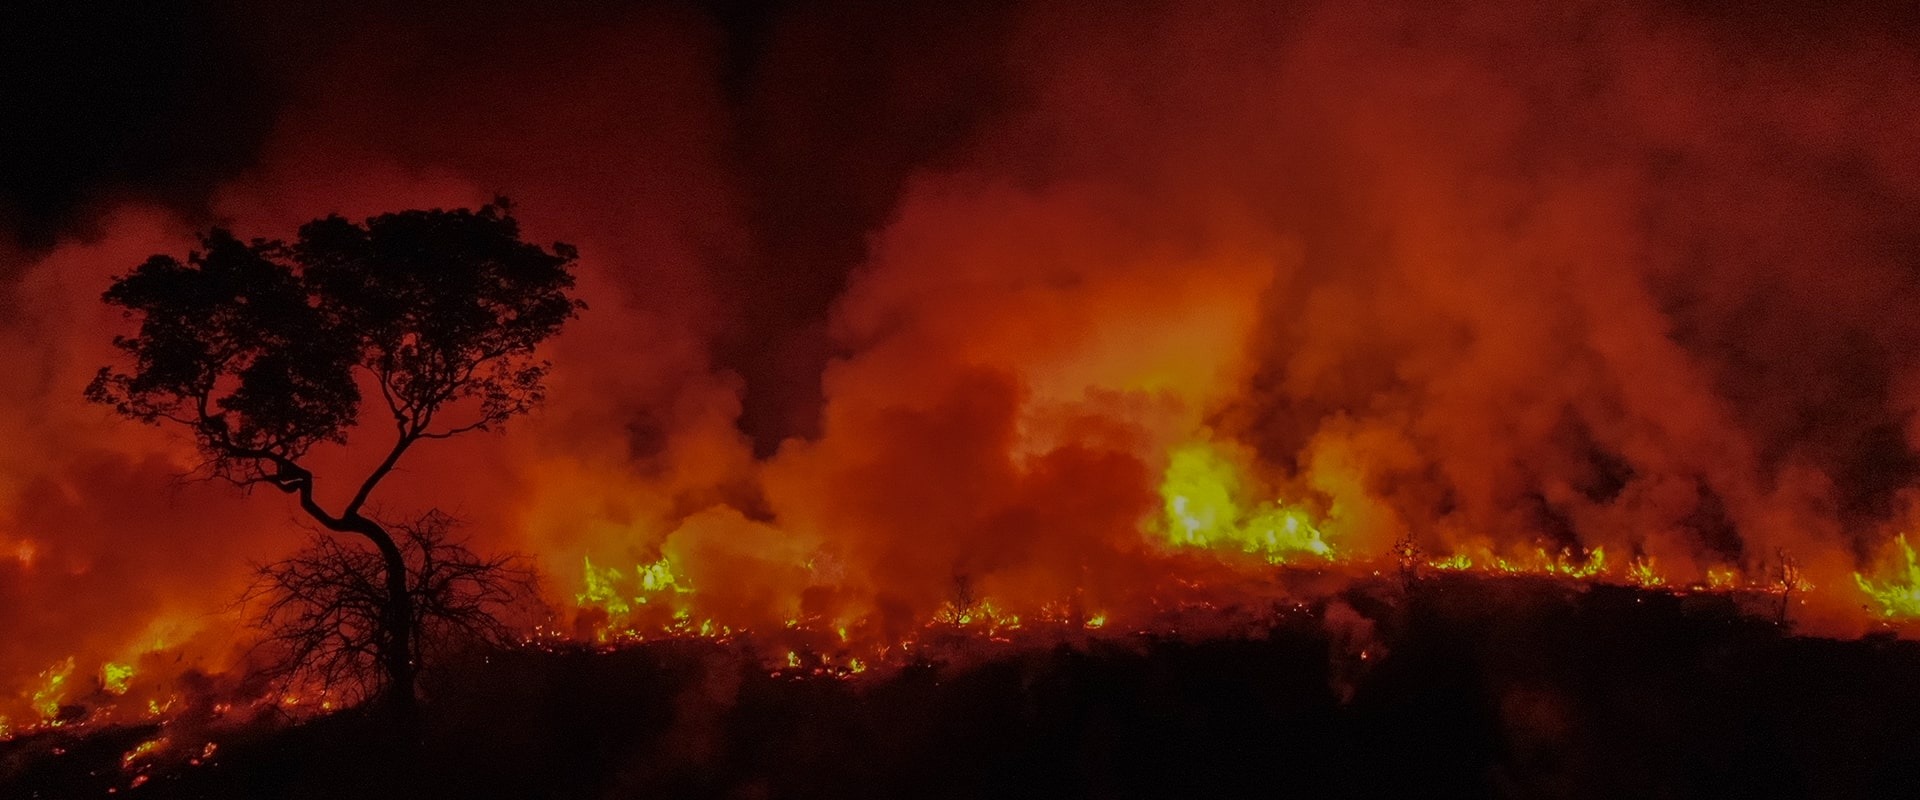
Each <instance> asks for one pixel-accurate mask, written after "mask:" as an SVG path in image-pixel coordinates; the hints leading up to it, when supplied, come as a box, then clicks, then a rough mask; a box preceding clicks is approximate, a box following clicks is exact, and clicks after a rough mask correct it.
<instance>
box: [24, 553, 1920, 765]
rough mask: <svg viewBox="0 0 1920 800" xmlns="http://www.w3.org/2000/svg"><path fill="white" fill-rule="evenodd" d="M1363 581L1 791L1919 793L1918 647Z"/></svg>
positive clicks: (565, 696)
mask: <svg viewBox="0 0 1920 800" xmlns="http://www.w3.org/2000/svg"><path fill="white" fill-rule="evenodd" d="M1341 602H1342V603H1343V604H1344V607H1340V608H1336V609H1334V610H1333V611H1332V612H1328V611H1326V610H1325V609H1324V607H1323V608H1318V609H1315V610H1313V611H1311V612H1308V613H1281V614H1277V615H1273V616H1271V617H1270V618H1269V619H1268V621H1267V622H1265V623H1263V624H1262V625H1260V626H1259V627H1257V628H1256V629H1255V630H1254V632H1253V633H1252V634H1251V635H1249V636H1246V637H1244V638H1210V639H1203V640H1200V641H1185V640H1182V639H1180V638H1177V637H1175V636H1171V635H1156V636H1143V635H1114V636H1110V637H1107V638H1102V639H1095V640H1092V641H1089V642H1078V643H1073V644H1061V645H1056V646H1051V647H1048V646H1024V647H1023V646H1014V645H1004V644H988V643H980V646H981V647H982V648H987V647H991V648H993V649H992V650H990V651H986V652H988V653H990V654H989V655H986V656H985V657H983V658H982V659H981V661H980V663H977V664H972V665H967V666H961V665H959V664H956V663H947V664H945V665H941V664H938V663H929V664H923V665H920V666H917V667H913V668H908V669H905V670H903V671H900V672H897V673H890V674H888V675H887V676H885V677H878V678H870V679H862V680H853V681H844V680H838V679H834V678H808V679H798V680H796V679H793V678H792V677H779V678H776V677H773V676H771V675H770V674H769V672H768V670H767V669H766V668H765V667H762V666H760V665H759V664H757V663H754V662H753V661H751V660H749V659H746V658H743V657H742V656H741V654H740V652H739V650H738V649H737V648H735V647H727V646H719V645H713V644H707V643H701V642H663V643H657V644H651V645H645V646H639V647H633V648H629V649H625V650H622V651H619V652H615V653H610V654H602V653H592V652H584V651H582V652H539V651H527V652H517V653H509V654H504V655H496V656H494V657H492V659H491V662H490V663H488V664H484V665H481V664H476V665H473V666H472V667H470V668H467V669H465V670H462V671H461V672H460V674H457V675H447V676H443V677H442V679H441V681H440V683H439V684H438V685H436V686H435V687H432V688H433V689H434V691H435V692H436V693H437V695H436V696H437V697H438V700H437V701H436V702H435V703H434V704H433V705H432V706H430V707H429V709H428V711H427V714H426V719H425V723H424V731H425V733H424V739H425V741H424V743H423V744H422V745H420V746H419V747H418V748H416V749H412V750H408V749H405V748H395V747H392V746H391V745H390V744H388V742H389V738H388V737H387V735H386V734H385V729H384V727H383V726H381V725H379V724H378V723H377V722H375V721H373V720H370V719H367V718H363V717H356V716H353V715H336V716H334V717H331V718H327V719H322V720H318V721H314V722H310V723H307V724H304V725H300V726H295V727H291V728H285V729H279V730H274V731H262V732H254V733H234V734H233V735H232V736H231V737H230V739H229V740H228V741H225V742H223V743H222V745H221V749H220V752H219V754H218V756H217V757H216V758H214V759H212V763H211V764H208V765H202V766H184V765H183V766H178V767H174V768H162V769H157V770H155V771H154V772H153V773H152V775H151V777H150V778H149V780H148V782H146V783H145V784H144V785H142V786H139V787H138V788H133V789H131V790H130V789H128V788H127V776H126V775H125V774H124V773H122V772H121V771H120V769H119V767H120V757H121V754H122V753H124V752H126V750H127V748H129V747H130V746H132V744H134V743H136V742H139V741H141V740H143V739H145V738H149V737H150V736H151V735H152V734H153V733H154V731H153V730H152V729H151V728H147V729H122V730H117V731H105V732H98V733H94V734H92V735H90V736H87V737H84V738H79V739H71V738H69V739H62V740H58V741H55V740H53V739H50V738H49V737H44V736H43V737H37V738H35V739H30V740H26V741H18V742H14V743H10V744H0V797H3V798H9V799H11V798H30V797H46V798H65V797H103V796H107V795H106V792H107V789H108V788H117V789H118V791H117V794H115V795H114V796H115V797H139V798H336V797H338V798H345V797H449V798H453V797H459V798H469V797H483V798H484V797H502V798H627V797H647V798H676V797H715V798H763V797H764V798H786V797H822V798H829V797H830V798H847V797H915V798H918V797H929V798H943V797H954V798H960V797H992V798H1013V797H1182V798H1184V797H1293V796H1298V797H1316V798H1319V797H1482V796H1493V797H1635V798H1660V797H1741V798H1763V797H1875V798H1897V797H1914V796H1920V646H1916V644H1915V643H1909V642H1896V641H1890V640H1872V639H1870V640H1864V641H1850V642H1837V641H1828V640H1819V639H1804V638H1793V637H1788V636H1784V635H1782V634H1781V633H1780V632H1779V631H1778V629H1776V628H1775V627H1774V626H1773V625H1772V624H1770V623H1769V622H1767V621H1764V620H1759V619H1755V618H1753V617H1746V616H1741V615H1739V614H1737V613H1735V612H1734V610H1733V608H1732V604H1731V602H1730V601H1728V600H1727V599H1725V598H1713V597H1697V596H1696V597H1674V596H1670V595H1664V594H1651V593H1641V592H1636V591H1631V590H1626V589H1609V588H1594V589H1591V590H1586V591H1575V590H1572V589H1569V588H1567V587H1564V586H1559V585H1555V584H1551V583H1547V582H1541V581H1526V580H1485V579H1468V578H1457V577H1456V578H1450V579H1443V580H1439V581H1427V582H1423V583H1422V584H1421V585H1420V587H1419V589H1418V591H1416V592H1415V593H1414V594H1413V595H1412V596H1411V597H1400V596H1398V595H1397V593H1396V592H1394V591H1389V590H1385V589H1381V590H1378V591H1375V592H1373V593H1371V594H1367V593H1360V592H1352V593H1349V595H1348V596H1347V597H1346V598H1344V599H1343V600H1342V601H1341ZM1354 610H1357V611H1358V613H1357V614H1356V613H1351V612H1353V611H1354ZM1362 619H1367V620H1371V624H1372V626H1373V630H1372V632H1371V634H1370V635H1369V634H1368V632H1367V630H1366V628H1367V627H1368V624H1367V623H1365V622H1360V620H1362ZM1362 653H1364V654H1365V656H1364V657H1362V655H1361V654H1362ZM62 735H64V734H62ZM56 745H57V746H58V748H59V749H60V750H62V751H64V752H62V753H60V754H58V755H56V754H55V753H54V749H55V747H56Z"/></svg>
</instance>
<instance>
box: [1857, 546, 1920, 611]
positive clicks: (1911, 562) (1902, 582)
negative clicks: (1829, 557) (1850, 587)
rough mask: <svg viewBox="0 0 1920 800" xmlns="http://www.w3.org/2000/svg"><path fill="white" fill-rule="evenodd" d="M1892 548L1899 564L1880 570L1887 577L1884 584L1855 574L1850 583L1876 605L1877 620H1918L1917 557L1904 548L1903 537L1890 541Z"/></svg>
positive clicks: (1919, 565) (1919, 559) (1919, 560)
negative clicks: (1878, 614) (1879, 618)
mask: <svg viewBox="0 0 1920 800" xmlns="http://www.w3.org/2000/svg"><path fill="white" fill-rule="evenodd" d="M1893 545H1894V549H1895V551H1896V552H1897V553H1898V554H1899V563H1896V564H1894V565H1893V568H1892V569H1890V570H1882V573H1883V574H1888V577H1887V579H1886V580H1884V581H1877V580H1872V579H1869V578H1867V577H1866V576H1864V575H1861V574H1860V573H1857V572H1856V573H1854V575H1853V582H1854V583H1856V584H1859V586H1860V591H1863V592H1866V593H1867V596H1868V597H1870V598H1873V601H1874V602H1875V603H1877V604H1879V606H1880V615H1881V616H1883V617H1886V618H1888V619H1914V618H1916V617H1920V557H1916V556H1915V555H1914V552H1913V546H1912V545H1909V544H1907V536H1906V534H1901V535H1899V536H1896V537H1894V540H1893Z"/></svg>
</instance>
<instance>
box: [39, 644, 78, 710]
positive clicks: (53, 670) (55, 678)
mask: <svg viewBox="0 0 1920 800" xmlns="http://www.w3.org/2000/svg"><path fill="white" fill-rule="evenodd" d="M72 676H73V657H72V656H68V657H67V660H65V661H62V662H60V663H58V664H55V665H53V666H51V667H48V668H46V669H45V670H44V671H42V672H41V673H40V688H39V689H37V690H35V691H34V693H33V700H32V705H33V710H34V711H36V712H39V714H40V719H41V720H42V721H44V722H51V723H55V724H58V721H57V717H59V716H60V702H61V701H62V700H64V699H66V683H67V678H69V677H72Z"/></svg>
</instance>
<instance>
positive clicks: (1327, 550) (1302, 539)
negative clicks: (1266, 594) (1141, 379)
mask: <svg viewBox="0 0 1920 800" xmlns="http://www.w3.org/2000/svg"><path fill="white" fill-rule="evenodd" d="M1248 490H1249V487H1248V485H1247V481H1246V480H1245V479H1244V478H1243V477H1242V475H1241V472H1240V469H1239V468H1238V467H1237V466H1235V465H1234V463H1233V462H1232V461H1230V460H1228V458H1227V457H1226V456H1225V455H1224V454H1223V453H1222V452H1221V450H1220V449H1219V448H1218V447H1216V446H1214V445H1212V444H1209V443H1207V442H1204V441H1203V442H1195V443H1192V444H1188V445H1186V446H1184V447H1180V448H1178V449H1176V450H1174V451H1173V453H1172V454H1171V456H1170V457H1169V459H1168V464H1167V471H1166V477H1165V478H1164V479H1163V480H1162V481H1161V484H1160V497H1161V499H1162V500H1163V501H1164V503H1165V508H1166V520H1165V528H1166V532H1167V536H1168V539H1169V541H1170V542H1171V543H1172V544H1173V545H1174V546H1176V547H1196V548H1205V549H1210V550H1238V551H1240V552H1244V553H1251V554H1254V555H1258V556H1260V557H1262V558H1264V559H1265V560H1266V561H1267V562H1268V563H1270V564H1280V563H1285V562H1286V561H1287V560H1288V559H1289V558H1293V557H1297V556H1301V555H1309V556H1314V557H1318V558H1321V559H1328V558H1332V557H1333V547H1332V546H1331V545H1329V544H1328V543H1327V541H1326V539H1325V538H1324V535H1323V534H1322V533H1321V531H1320V529H1319V528H1317V527H1315V526H1314V524H1313V523H1312V521H1311V520H1310V519H1309V518H1308V516H1307V515H1306V513H1305V512H1303V511H1300V510H1299V509H1296V508H1291V507H1288V506H1285V505H1282V504H1280V503H1276V502H1271V501H1261V502H1258V503H1257V504H1255V505H1253V506H1251V507H1249V506H1248V505H1247V503H1246V501H1245V497H1244V496H1245V494H1246V493H1247V492H1248Z"/></svg>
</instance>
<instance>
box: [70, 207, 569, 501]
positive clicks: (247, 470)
mask: <svg viewBox="0 0 1920 800" xmlns="http://www.w3.org/2000/svg"><path fill="white" fill-rule="evenodd" d="M575 258H576V254H575V252H574V250H573V248H571V247H569V246H567V245H564V244H556V245H555V246H554V247H553V248H552V250H551V251H549V250H547V249H545V248H542V247H540V246H538V245H535V244H529V243H526V242H523V241H521V239H520V232H519V224H518V223H517V221H516V220H515V219H514V218H513V217H512V216H511V215H510V214H509V213H508V205H507V204H506V203H505V202H504V201H496V202H494V203H491V204H488V205H485V206H482V207H481V208H480V209H479V210H477V211H473V210H467V209H459V210H454V211H443V210H438V209H435V210H431V211H403V212H398V213H391V214H383V215H380V216H377V217H373V218H371V219H368V220H366V221H365V222H358V223H357V222H352V221H349V220H346V219H344V218H341V217H338V216H329V217H326V218H323V219H318V220H314V221H313V222H310V223H307V224H306V225H303V226H301V228H300V231H299V238H298V239H297V240H296V241H294V242H292V243H290V244H289V243H285V242H281V241H277V240H270V239H253V240H250V241H242V240H241V239H239V238H237V237H235V236H234V235H233V234H232V233H231V232H229V231H226V230H223V229H214V230H213V231H211V232H209V233H208V234H207V235H206V236H204V237H203V238H202V239H201V249H199V250H197V251H194V252H193V253H190V254H189V255H188V256H187V258H186V260H184V261H182V260H180V259H177V258H175V257H173V256H169V255H156V256H153V257H151V258H149V259H147V261H146V262H145V263H143V264H141V265H140V266H138V267H137V268H135V269H134V270H133V271H132V272H131V273H129V274H127V275H125V276H123V277H121V278H120V279H118V280H116V281H115V282H114V284H113V286H112V288H110V289H108V290H107V292H106V294H105V300H106V301H107V302H108V303H111V304H113V305H117V306H120V307H122V308H124V309H126V310H127V311H128V312H129V313H131V314H135V315H137V316H138V317H139V318H140V328H139V332H138V333H137V334H135V335H131V336H120V337H116V338H115V340H114V344H115V345H116V346H117V347H118V348H119V349H121V350H122V351H124V352H125V353H127V355H128V356H130V357H131V361H132V365H131V367H132V368H131V369H129V370H124V371H123V370H121V369H116V368H114V367H106V368H103V369H101V370H100V373H99V375H98V376H97V377H96V378H95V379H94V381H93V383H92V385H90V386H89V387H88V390H87V391H88V396H89V397H91V398H92V399H94V400H97V401H100V402H104V403H108V404H111V405H113V406H114V407H115V408H116V409H118V410H119V411H120V413H122V414H124V415H126V416H129V417H132V418H135V419H139V420H142V421H147V422H160V421H173V422H177V423H180V424H182V425H184V426H186V427H188V428H189V429H191V430H192V431H193V433H194V435H195V437H196V440H197V442H198V444H199V446H200V449H201V451H202V453H203V454H204V455H206V456H207V457H208V466H209V467H210V468H212V469H213V470H214V471H215V473H216V474H217V475H219V476H220V477H225V478H228V479H231V480H235V481H237V482H241V483H251V482H255V481H261V480H269V481H274V482H276V483H282V484H284V483H286V482H287V481H293V480H298V479H299V478H300V476H299V474H298V471H295V470H289V469H288V467H289V466H290V465H293V464H297V463H298V462H299V460H300V459H301V458H302V457H303V456H305V455H306V453H307V452H308V451H309V450H310V449H311V448H313V447H314V446H315V445H318V444H321V443H324V442H344V441H346V439H347V434H348V431H349V430H350V429H351V428H352V427H353V425H354V423H355V422H356V421H357V420H358V419H359V414H360V405H361V402H362V392H363V389H368V388H370V389H372V390H373V391H374V392H377V394H378V396H379V398H380V400H381V402H382V403H383V404H384V405H385V407H386V409H387V410H388V411H389V412H390V413H391V415H392V420H393V425H394V430H395V434H396V437H397V438H396V442H400V443H405V444H411V443H413V442H415V441H418V440H420V439H435V438H445V437H447V436H452V435H454V434H457V433H461V432H464V431H469V430H485V429H489V428H492V427H496V426H498V425H499V424H501V423H503V422H505V421H506V420H507V419H509V418H511V417H513V416H515V415H517V414H520V413H522V412H524V411H526V410H528V409H529V408H531V407H532V406H533V405H534V404H536V403H538V402H539V401H540V400H541V399H542V396H543V394H544V391H545V387H544V379H545V377H546V374H547V369H548V364H547V363H546V362H545V361H542V360H539V359H538V358H537V357H536V356H535V354H534V348H535V346H536V345H537V344H539V343H540V342H541V341H543V340H545V339H546V338H548V337H549V336H552V335H553V334H554V333H556V332H558V331H559V329H560V327H561V326H562V325H563V324H564V323H565V322H566V321H567V320H569V319H571V318H572V317H573V316H575V314H577V313H578V311H579V310H580V309H582V308H583V307H584V306H583V304H582V303H581V302H580V301H579V300H576V299H574V298H573V296H572V294H571V290H572V288H573V283H574V280H573V275H572V273H571V272H570V270H569V267H570V266H571V264H572V263H573V261H574V259H575ZM363 378H364V379H366V380H364V383H363V380H362V379H363ZM455 408H458V409H459V411H460V416H458V417H457V418H453V419H443V417H446V416H448V414H447V413H445V412H448V411H450V410H452V409H455ZM401 449H404V446H403V447H402V448H401ZM382 474H384V473H382ZM374 477H375V478H376V480H377V476H374ZM368 488H369V489H371V486H368ZM357 500H358V501H359V502H358V503H354V504H353V505H352V507H350V508H349V509H347V513H351V512H353V511H357V510H358V506H359V504H360V503H364V502H365V498H364V497H359V498H357Z"/></svg>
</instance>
